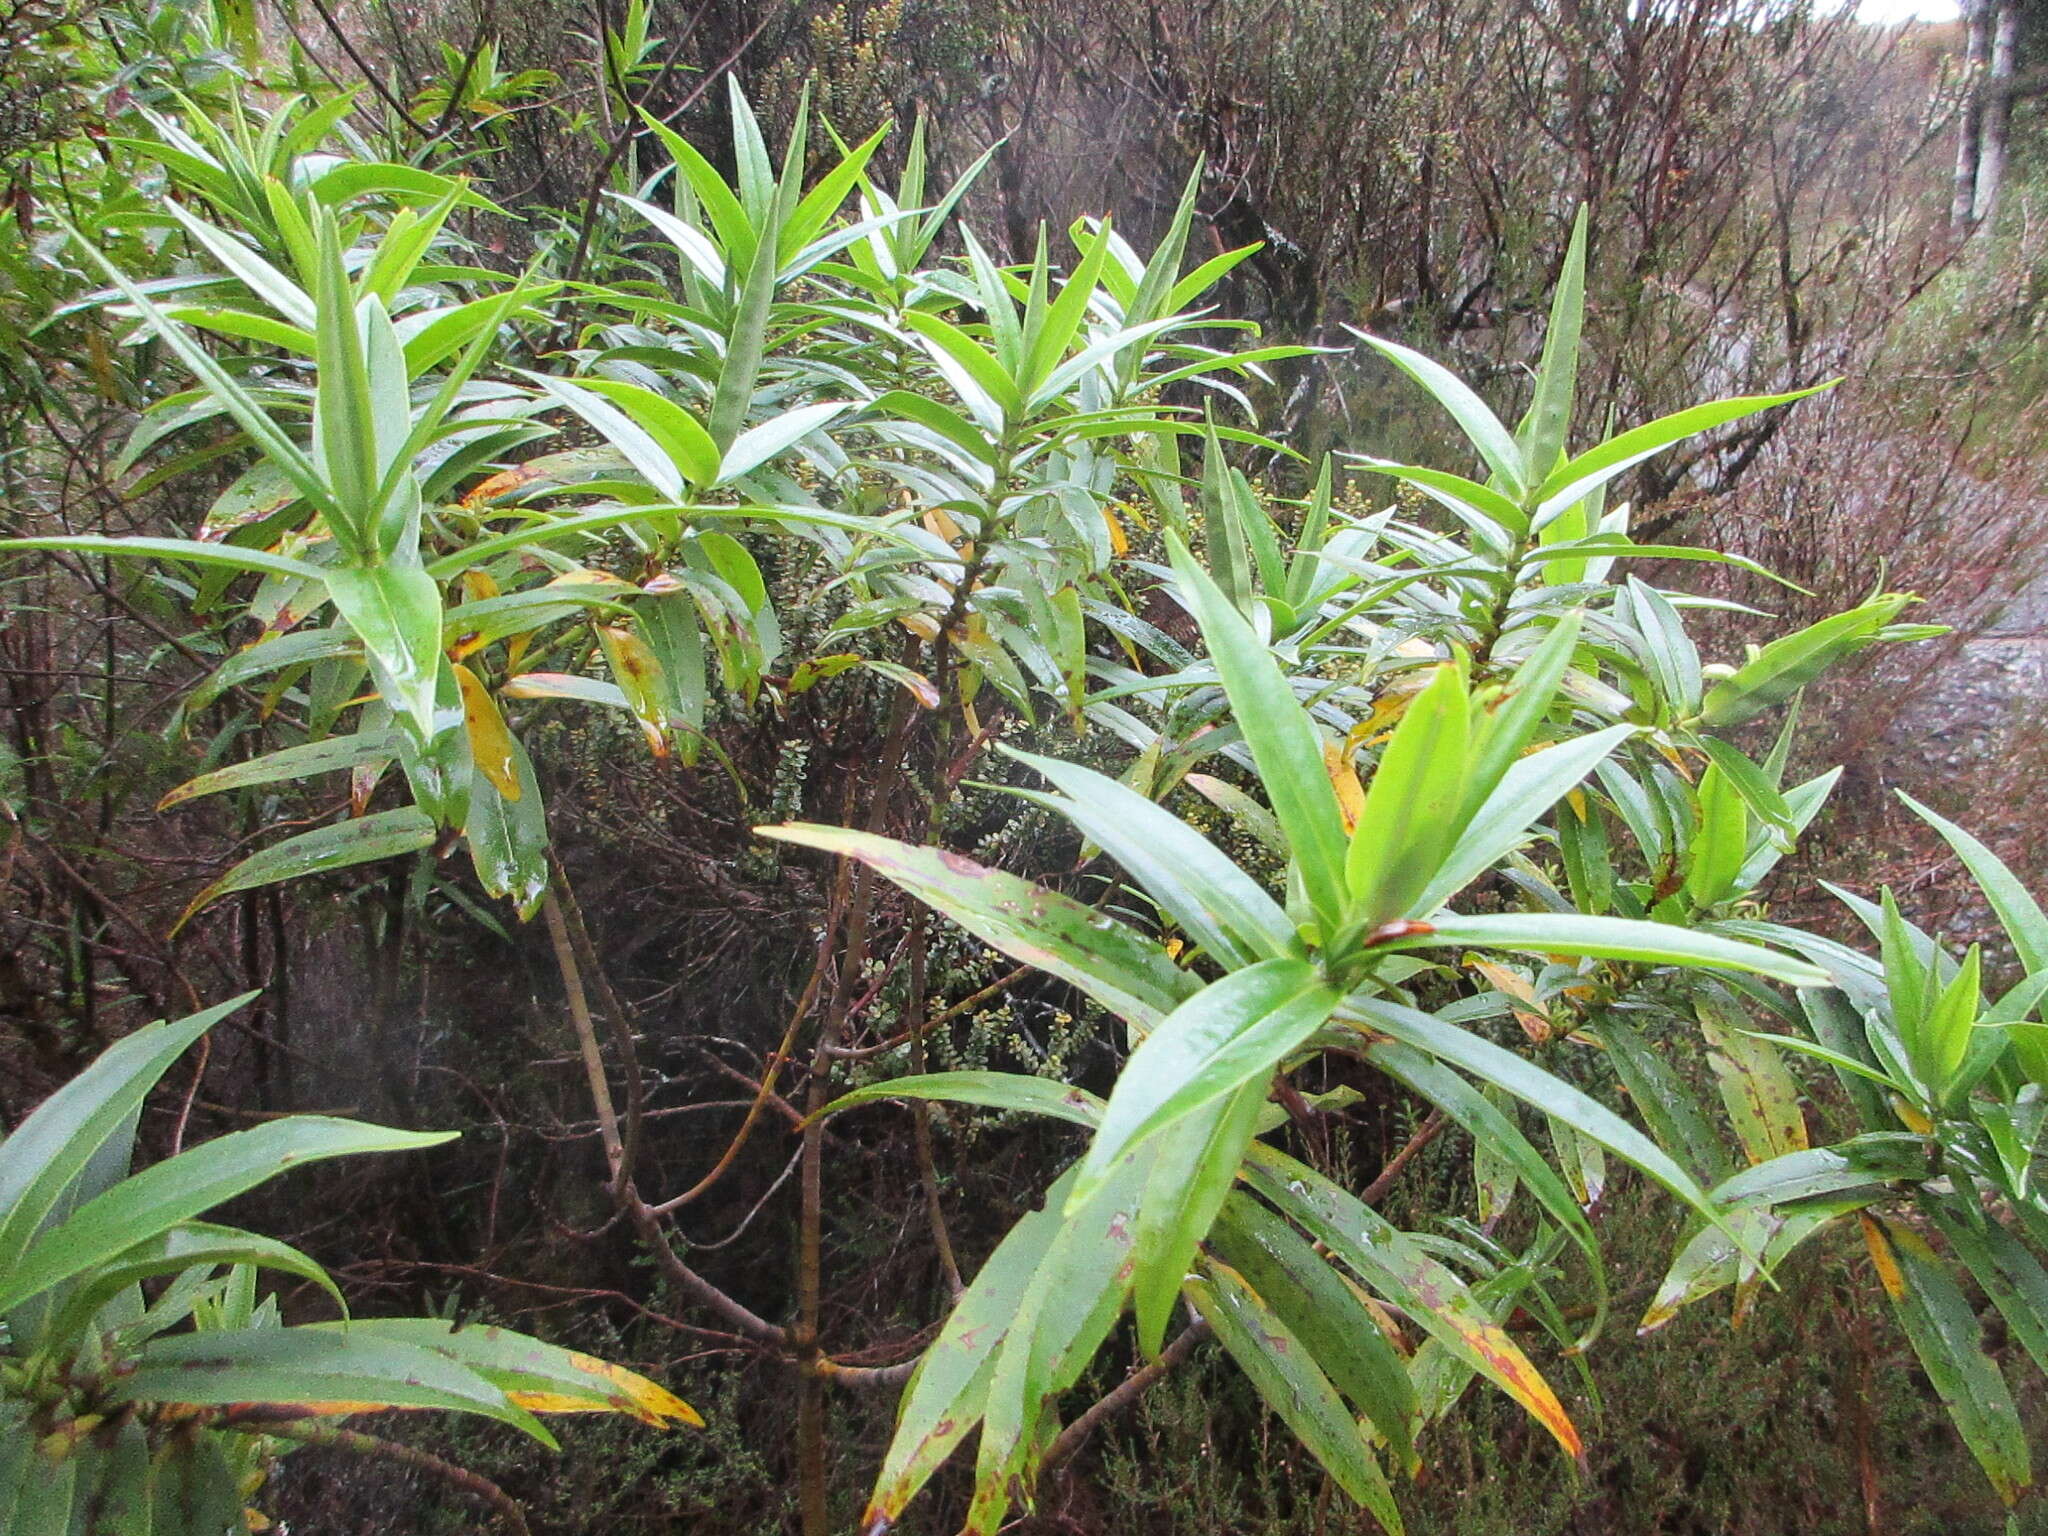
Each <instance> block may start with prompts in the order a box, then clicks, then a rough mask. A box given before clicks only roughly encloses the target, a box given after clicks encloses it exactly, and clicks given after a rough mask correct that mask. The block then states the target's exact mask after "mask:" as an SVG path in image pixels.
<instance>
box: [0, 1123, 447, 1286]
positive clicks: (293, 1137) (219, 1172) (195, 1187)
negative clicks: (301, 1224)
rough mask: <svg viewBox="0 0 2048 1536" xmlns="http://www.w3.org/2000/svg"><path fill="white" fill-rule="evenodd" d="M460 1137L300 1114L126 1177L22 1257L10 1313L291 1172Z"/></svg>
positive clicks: (12, 1277) (8, 1278)
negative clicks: (333, 1159) (363, 1154)
mask: <svg viewBox="0 0 2048 1536" xmlns="http://www.w3.org/2000/svg"><path fill="white" fill-rule="evenodd" d="M452 1140H454V1133H453V1132H452V1131H451V1132H440V1133H425V1132H416V1131H394V1130H390V1129H388V1128H387V1127H384V1126H378V1125H365V1124H363V1123H361V1122H360V1121H355V1120H337V1119H332V1118H329V1117H327V1116H323V1115H295V1116H292V1117H291V1118H289V1119H285V1120H273V1121H271V1122H269V1123H268V1124H266V1125H259V1126H257V1127H256V1128H255V1129H253V1130H247V1131H236V1132H234V1133H233V1134H231V1135H227V1136H222V1137H219V1138H217V1139H216V1140H213V1141H209V1142H207V1143H206V1144H205V1145H203V1146H198V1147H194V1148H192V1149H191V1150H190V1151H188V1152H181V1153H179V1154H178V1155H177V1156H176V1157H173V1158H170V1159H168V1160H166V1161H164V1162H161V1163H158V1164H156V1165H155V1166H154V1167H151V1168H146V1169H144V1170H143V1171H142V1172H141V1173H138V1174H135V1175H134V1176H133V1177H131V1178H127V1179H124V1180H122V1181H121V1182H120V1183H119V1184H116V1185H115V1186H114V1187H113V1188H112V1189H110V1190H108V1191H107V1192H106V1193H105V1194H102V1195H97V1196H95V1197H94V1198H93V1199H91V1200H88V1201H86V1203H85V1204H84V1205H81V1206H80V1207H79V1208H78V1209H77V1210H76V1211H74V1212H72V1214H71V1215H70V1217H69V1218H67V1219H66V1220H65V1221H63V1222H61V1223H59V1224H58V1225H57V1226H55V1227H52V1228H50V1230H48V1231H47V1232H45V1233H43V1234H42V1235H41V1236H40V1237H38V1238H37V1239H36V1240H35V1241H34V1242H33V1243H31V1244H30V1245H29V1247H28V1251H27V1252H26V1253H24V1254H23V1255H22V1257H21V1261H20V1262H19V1263H18V1264H16V1265H14V1266H13V1268H11V1269H10V1270H9V1271H8V1272H7V1273H6V1274H5V1275H4V1276H0V1314H4V1313H6V1312H9V1311H11V1310H13V1308H15V1307H17V1306H19V1305H20V1304H21V1303H22V1302H23V1301H25V1300H27V1299H28V1298H29V1297H31V1296H34V1295H36V1294H38V1293H39V1292H41V1291H44V1290H47V1289H48V1288H49V1287H51V1286H53V1285H58V1284H61V1283H62V1282H64V1281H66V1280H69V1279H70V1278H71V1277H72V1276H74V1275H77V1274H80V1273H82V1272H83V1271H85V1270H88V1269H91V1268H93V1267H94V1266H95V1265H99V1264H104V1263H106V1262H107V1261H108V1260H109V1259H111V1258H113V1257H114V1256H115V1255H117V1254H120V1253H122V1252H124V1251H126V1250H127V1249H129V1248H132V1247H133V1246H134V1245H135V1244H136V1243H138V1242H140V1241H143V1240H145V1239H146V1238H148V1237H149V1236H150V1235H151V1234H152V1233H156V1232H161V1231H163V1230H164V1229H166V1228H168V1227H173V1226H176V1225H177V1224H178V1223H180V1222H184V1221H190V1220H191V1219H192V1218H193V1217H195V1216H199V1215H202V1214H203V1213H205V1212H207V1211H210V1210H212V1209H213V1207H215V1206H216V1205H220V1204H222V1203H223V1202H225V1201H228V1200H232V1199H234V1197H235V1196H237V1195H239V1194H243V1193H245V1192H246V1191H248V1190H251V1189H254V1188H255V1187H256V1186H257V1185H259V1184H264V1183H267V1182H269V1181H270V1180H271V1179H273V1178H275V1177H277V1175H279V1174H280V1173H283V1172H284V1171H285V1170H286V1169H288V1168H294V1167H297V1166H299V1165H301V1164H303V1163H309V1162H316V1161H319V1160H321V1159H324V1158H330V1157H348V1156H352V1155H354V1154H356V1153H361V1152H401V1151H408V1150H410V1149H412V1148H416V1147H434V1146H439V1145H441V1143H443V1142H446V1141H452Z"/></svg>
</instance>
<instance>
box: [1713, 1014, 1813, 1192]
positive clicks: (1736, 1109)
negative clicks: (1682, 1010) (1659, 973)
mask: <svg viewBox="0 0 2048 1536" xmlns="http://www.w3.org/2000/svg"><path fill="white" fill-rule="evenodd" d="M1693 1006H1694V1012H1695V1014H1696V1015H1697V1016H1698V1019H1699V1025H1700V1033H1701V1034H1702V1035H1703V1036H1704V1037H1705V1038H1706V1042H1707V1046H1708V1052H1707V1065H1708V1066H1710V1067H1711V1068H1712V1069H1713V1072H1714V1079H1715V1082H1716V1083H1717V1085H1718V1086H1719V1088H1720V1090H1721V1102H1722V1103H1723V1104H1724V1105H1726V1106H1727V1109H1728V1122H1729V1124H1731V1125H1732V1126H1734V1127H1735V1135H1736V1138H1737V1140H1739V1141H1740V1142H1741V1143H1742V1149H1743V1151H1744V1152H1745V1153H1747V1154H1748V1156H1749V1160H1750V1161H1751V1162H1752V1163H1763V1162H1768V1161H1770V1159H1772V1158H1774V1157H1782V1156H1784V1155H1785V1154H1786V1153H1787V1152H1798V1151H1802V1150H1804V1149H1805V1147H1806V1145H1807V1137H1806V1117H1805V1115H1803V1114H1802V1113H1801V1112H1800V1109H1799V1085H1798V1083H1796V1082H1795V1081H1793V1078H1792V1074H1791V1073H1790V1072H1789V1071H1787V1070H1786V1067H1785V1063H1784V1061H1783V1060H1782V1059H1780V1057H1779V1055H1778V1053H1777V1050H1776V1049H1775V1048H1774V1047H1773V1046H1772V1045H1771V1044H1770V1043H1769V1042H1768V1041H1766V1040H1763V1039H1761V1038H1759V1037H1757V1036H1756V1035H1754V1034H1751V1033H1749V1032H1748V1031H1747V1030H1745V1029H1744V1027H1743V1026H1744V1024H1745V1022H1746V1021H1745V1020H1744V1019H1743V1018H1742V1016H1741V1015H1740V1013H1738V1012H1736V1011H1734V1010H1733V1009H1732V1008H1730V1007H1728V1006H1727V1005H1724V1004H1722V1003H1720V1002H1718V1001H1716V1000H1714V999H1713V998H1711V997H1708V996H1703V997H1701V998H1700V999H1698V1001H1697V1002H1695V1004H1694V1005H1693Z"/></svg>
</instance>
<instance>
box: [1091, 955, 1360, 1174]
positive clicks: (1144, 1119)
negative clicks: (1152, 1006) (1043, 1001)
mask: <svg viewBox="0 0 2048 1536" xmlns="http://www.w3.org/2000/svg"><path fill="white" fill-rule="evenodd" d="M1338 1001H1339V996H1338V994H1337V993H1336V992H1335V991H1334V990H1333V989H1332V988H1331V987H1329V986H1328V985H1327V984H1326V983H1324V982H1323V980H1322V979H1321V977H1320V976H1319V975H1318V974H1317V971H1316V968H1315V967H1314V966H1312V965H1310V964H1309V963H1308V962H1307V961H1305V960H1262V961H1260V962H1259V963H1258V964H1257V965H1253V966H1247V967H1246V968H1245V969H1243V970H1241V971H1233V972H1232V973H1231V974H1230V975H1228V976H1226V977H1224V978H1223V979H1222V980H1221V981H1217V982H1212V983H1211V984H1210V985H1208V986H1207V987H1204V988H1203V989H1202V990H1201V991H1200V992H1197V993H1196V994H1195V995H1194V996H1193V997H1191V998H1189V999H1188V1000H1187V1001H1186V1002H1184V1003H1182V1004H1181V1005H1180V1006H1179V1007H1178V1008H1176V1009H1175V1010H1174V1011H1173V1012H1172V1013H1171V1014H1169V1015H1168V1016H1167V1017H1166V1018H1165V1019H1163V1020H1161V1021H1160V1023H1159V1025H1158V1026H1157V1027H1156V1028H1155V1029H1153V1031H1152V1032H1151V1033H1150V1034H1149V1035H1147V1036H1146V1037H1145V1039H1144V1040H1143V1041H1142V1042H1140V1044H1139V1046H1138V1048H1137V1050H1135V1051H1133V1052H1132V1053H1131V1059H1130V1060H1129V1061H1128V1062H1126V1063H1125V1064H1124V1069H1123V1071H1122V1072H1121V1073H1120V1074H1118V1076H1117V1082H1116V1087H1115V1089H1114V1090H1112V1091H1111V1093H1110V1096H1109V1107H1108V1109H1106V1110H1105V1111H1104V1112H1103V1116H1102V1127H1101V1129H1100V1130H1098V1131H1097V1132H1096V1133H1095V1141H1094V1143H1093V1144H1092V1145H1091V1146H1090V1147H1089V1149H1088V1155H1087V1157H1085V1158H1084V1159H1083V1160H1082V1163H1081V1171H1080V1173H1079V1175H1078V1176H1077V1178H1076V1180H1075V1184H1074V1194H1073V1196H1072V1197H1071V1201H1072V1202H1073V1203H1078V1202H1080V1201H1083V1200H1086V1199H1088V1198H1089V1197H1090V1196H1091V1195H1092V1194H1093V1193H1094V1192H1095V1190H1096V1189H1097V1188H1098V1187H1100V1185H1101V1183H1102V1181H1103V1180H1104V1179H1106V1178H1107V1177H1108V1176H1109V1174H1110V1172H1111V1170H1112V1169H1113V1168H1114V1167H1115V1165H1116V1163H1117V1161H1118V1159H1120V1158H1121V1157H1122V1156H1123V1154H1124V1152H1125V1151H1126V1150H1127V1149H1128V1148H1129V1147H1131V1146H1132V1145H1134V1144H1135V1143H1137V1142H1139V1141H1142V1140H1143V1139H1144V1138H1145V1137H1147V1136H1150V1135H1153V1134H1154V1133H1156V1132H1158V1131H1161V1130H1164V1129H1165V1128H1166V1127H1167V1126H1169V1125H1172V1124H1173V1123H1174V1122H1176V1121H1177V1120H1179V1119H1181V1118H1183V1117H1184V1116H1187V1115H1190V1114H1192V1113H1194V1112H1195V1111H1196V1110H1198V1109H1200V1108H1202V1107H1203V1106H1204V1105H1206V1104H1209V1103H1212V1102H1214V1101H1215V1100H1217V1099H1220V1098H1222V1097H1223V1096H1224V1095H1225V1094H1228V1093H1233V1092H1235V1091H1236V1090H1237V1089H1239V1088H1241V1087H1243V1086H1244V1085H1245V1084H1246V1083H1249V1082H1253V1081H1256V1080H1258V1079H1260V1078H1263V1077H1264V1076H1266V1075H1267V1074H1268V1073H1270V1072H1272V1071H1273V1069H1274V1068H1275V1067H1277V1066H1279V1064H1280V1063H1281V1062H1282V1061H1283V1060H1285V1059H1286V1057H1287V1056H1288V1054H1289V1053H1290V1052H1292V1051H1293V1050H1295V1048H1296V1047H1298V1046H1299V1045H1300V1044H1301V1043H1302V1042H1303V1041H1304V1040H1306V1039H1307V1038H1308V1037H1309V1036H1310V1035H1312V1034H1314V1033H1315V1032H1316V1030H1317V1029H1319V1028H1321V1027H1322V1024H1323V1022H1324V1021H1325V1020H1326V1019H1328V1018H1329V1016H1330V1013H1331V1011H1332V1010H1333V1009H1335V1008H1336V1006H1337V1003H1338Z"/></svg>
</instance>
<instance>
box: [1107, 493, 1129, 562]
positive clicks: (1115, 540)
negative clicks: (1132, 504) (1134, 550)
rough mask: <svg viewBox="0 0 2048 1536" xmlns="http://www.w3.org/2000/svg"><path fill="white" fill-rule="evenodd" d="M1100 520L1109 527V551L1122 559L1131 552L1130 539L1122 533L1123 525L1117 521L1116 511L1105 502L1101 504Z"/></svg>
mask: <svg viewBox="0 0 2048 1536" xmlns="http://www.w3.org/2000/svg"><path fill="white" fill-rule="evenodd" d="M1102 521H1103V523H1104V525H1105V526H1107V527H1108V529H1109V550H1110V553H1111V554H1113V555H1115V556H1116V558H1117V559H1119V560H1121V559H1123V557H1124V556H1125V555H1128V554H1129V553H1130V552H1131V541H1130V539H1129V537H1128V536H1127V535H1126V534H1125V533H1124V525H1123V524H1122V523H1120V522H1118V521H1117V516H1116V513H1115V512H1114V511H1113V510H1111V508H1110V506H1109V504H1108V503H1107V502H1104V503H1103V504H1102Z"/></svg>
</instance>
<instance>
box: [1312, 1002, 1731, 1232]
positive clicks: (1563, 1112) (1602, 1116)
mask: <svg viewBox="0 0 2048 1536" xmlns="http://www.w3.org/2000/svg"><path fill="white" fill-rule="evenodd" d="M1345 1013H1346V1015H1347V1016H1349V1015H1351V1014H1354V1013H1355V1014H1356V1015H1357V1016H1358V1017H1359V1018H1360V1019H1361V1020H1363V1021H1364V1022H1365V1023H1366V1024H1367V1025H1368V1026H1369V1027H1370V1028H1372V1029H1375V1030H1377V1031H1379V1032H1380V1033H1382V1034H1386V1035H1391V1036H1392V1037H1393V1038H1394V1039H1395V1040H1398V1041H1400V1042H1401V1043H1402V1044H1404V1045H1410V1046H1413V1047H1414V1048H1415V1049H1417V1050H1419V1051H1421V1052H1423V1053H1425V1054H1426V1055H1430V1056H1434V1057H1436V1058H1437V1059H1438V1060H1440V1061H1443V1062H1446V1063H1448V1064H1449V1065H1451V1066H1453V1067H1456V1068H1457V1069H1458V1070H1460V1071H1462V1072H1467V1073H1470V1074H1471V1075H1472V1076H1474V1077H1476V1078H1478V1079H1479V1080H1480V1081H1482V1082H1488V1083H1492V1084H1494V1085H1495V1086H1496V1087H1498V1088H1501V1089H1504V1090H1505V1091H1507V1092H1508V1093H1511V1094H1513V1095H1514V1096H1515V1097H1516V1098H1518V1099H1521V1100H1522V1101H1523V1102H1524V1103H1527V1104H1530V1105H1533V1106H1534V1107H1536V1108H1537V1109H1540V1110H1542V1111H1544V1112H1545V1113H1546V1114H1549V1115H1553V1116H1555V1117H1556V1118H1557V1119H1560V1120H1563V1121H1564V1122H1565V1123H1566V1124H1568V1125H1569V1126H1571V1128H1572V1129H1573V1130H1575V1131H1577V1132H1579V1133H1580V1134H1581V1135H1584V1136H1588V1137H1590V1138H1592V1139H1593V1140H1594V1141H1596V1142H1598V1143H1599V1144H1600V1145H1601V1146H1603V1147H1605V1148H1606V1149H1607V1150H1608V1151H1610V1152H1612V1153H1614V1154H1615V1155H1616V1156H1617V1157H1620V1158H1622V1159H1623V1160H1624V1161H1626V1162H1629V1163H1632V1164H1633V1165H1635V1166H1636V1167H1637V1168H1640V1169H1641V1170H1642V1171H1643V1172H1644V1173H1646V1174H1648V1175H1649V1176H1650V1177H1651V1178H1653V1179H1655V1180H1656V1181H1657V1182H1658V1183H1659V1184H1662V1185H1663V1186H1664V1187H1665V1188H1666V1189H1668V1190H1670V1191H1671V1193H1673V1194H1674V1195H1676V1196H1678V1198H1679V1199H1681V1200H1683V1201H1685V1202H1686V1203H1687V1204H1688V1205H1690V1206H1692V1207H1693V1208H1694V1209H1695V1210H1698V1211H1699V1212H1701V1214H1703V1215H1706V1216H1708V1217H1710V1218H1711V1217H1712V1216H1714V1214H1715V1213H1714V1212H1713V1211H1712V1210H1710V1209H1709V1208H1708V1205H1707V1197H1706V1195H1705V1194H1704V1193H1703V1192H1702V1191H1701V1189H1700V1187H1699V1185H1698V1184H1697V1183H1696V1182H1694V1180H1693V1178H1692V1175H1690V1174H1688V1173H1687V1172H1686V1171H1685V1170H1684V1169H1683V1168H1681V1167H1680V1166H1679V1165H1678V1163H1677V1162H1676V1161H1674V1160H1673V1158H1672V1157H1671V1155H1670V1154H1669V1153H1667V1152H1666V1151H1665V1150H1664V1149H1663V1148H1662V1147H1660V1146H1658V1145H1657V1144H1656V1143H1655V1142H1653V1141H1651V1140H1650V1139H1649V1137H1647V1136H1645V1135H1644V1134H1643V1133H1642V1132H1641V1131H1639V1130H1637V1129H1636V1128H1635V1127H1634V1126H1632V1125H1630V1124H1629V1123H1628V1122H1627V1121H1626V1120H1624V1119H1622V1118H1621V1116H1619V1115H1617V1114H1616V1113H1615V1112H1614V1111H1613V1110H1611V1109H1609V1108H1607V1106H1606V1105H1604V1104H1602V1103H1600V1102H1599V1100H1597V1099H1594V1098H1590V1097H1588V1096H1587V1095H1586V1094H1584V1093H1581V1092H1580V1091H1579V1090H1578V1089H1576V1088H1574V1087H1573V1086H1572V1085H1571V1084H1570V1083H1567V1082H1565V1081H1564V1080H1563V1079H1562V1078H1560V1077H1557V1076H1555V1075H1554V1074H1552V1073H1549V1072H1546V1071H1544V1070H1543V1069H1542V1068H1541V1067H1539V1066H1537V1065H1536V1064H1535V1063H1533V1062H1531V1061H1529V1060H1527V1059H1526V1058H1524V1057H1521V1056H1518V1055H1516V1054H1515V1053H1514V1052H1513V1051H1510V1050H1506V1049H1504V1048H1503V1047H1501V1046H1498V1045H1495V1044H1494V1043H1493V1042H1492V1041H1491V1040H1487V1039H1483V1038H1482V1037H1480V1036H1478V1035H1475V1034H1473V1033H1472V1032H1471V1031H1470V1030H1466V1029H1460V1028H1459V1027H1458V1026H1457V1025H1455V1024H1451V1023H1449V1022H1447V1021H1445V1020H1443V1019H1440V1018H1437V1017H1436V1016H1435V1015H1433V1014H1427V1013H1423V1012H1422V1011H1420V1010H1419V1009H1415V1008H1406V1007H1402V1006H1401V1005H1400V1004H1397V1003H1391V1002H1387V1001H1384V1000H1382V999H1378V998H1361V997H1352V998H1350V999H1348V1000H1347V1001H1346V1003H1345Z"/></svg>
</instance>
